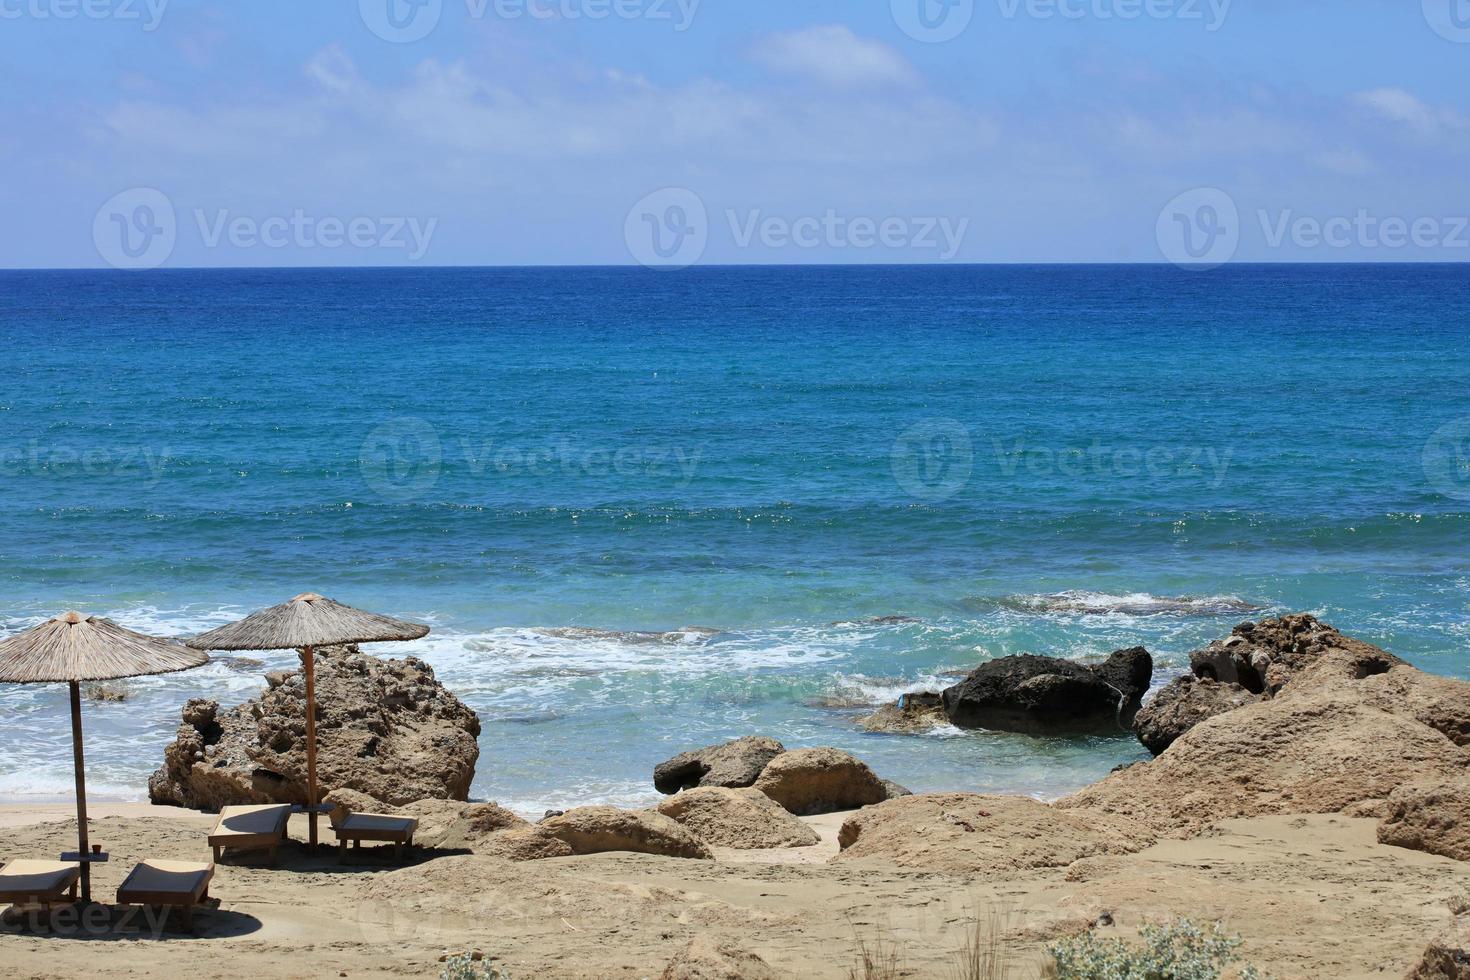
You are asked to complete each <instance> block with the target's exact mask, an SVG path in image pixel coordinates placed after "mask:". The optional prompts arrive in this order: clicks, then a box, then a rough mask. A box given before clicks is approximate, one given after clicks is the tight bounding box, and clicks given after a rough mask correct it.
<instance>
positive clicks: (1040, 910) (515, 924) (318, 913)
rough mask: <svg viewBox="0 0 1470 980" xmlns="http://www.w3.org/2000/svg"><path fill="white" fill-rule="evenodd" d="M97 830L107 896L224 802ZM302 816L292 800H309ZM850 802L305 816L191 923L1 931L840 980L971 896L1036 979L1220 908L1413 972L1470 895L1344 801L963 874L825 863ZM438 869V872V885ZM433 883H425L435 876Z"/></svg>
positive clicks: (265, 964)
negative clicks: (348, 839) (734, 951)
mask: <svg viewBox="0 0 1470 980" xmlns="http://www.w3.org/2000/svg"><path fill="white" fill-rule="evenodd" d="M98 810H99V813H98V815H97V819H96V820H95V821H94V827H93V839H94V840H96V841H99V842H101V843H103V844H104V845H105V846H106V848H107V849H108V850H109V851H110V852H111V854H112V862H111V863H110V864H107V865H104V866H101V867H100V868H99V869H98V872H97V874H96V887H97V890H98V894H99V895H100V896H103V897H105V896H107V895H108V893H109V891H110V890H111V889H112V888H114V887H115V886H116V884H117V881H118V880H120V878H121V877H122V875H123V874H124V873H125V870H126V868H128V867H129V866H130V864H131V862H133V861H134V860H137V859H139V858H142V857H144V856H155V857H157V856H164V857H176V858H189V859H195V860H199V859H204V858H207V856H208V850H207V848H206V847H205V844H204V834H205V833H206V832H207V831H208V828H209V827H210V826H211V825H212V822H213V818H211V817H209V816H207V815H203V814H195V813H188V812H184V811H179V810H175V809H169V808H159V807H150V806H146V805H111V806H103V807H99V808H98ZM298 819H299V818H298ZM841 821H842V815H840V814H834V815H829V816H825V817H817V818H808V819H807V820H806V822H807V823H808V824H809V825H811V826H813V827H814V828H815V829H817V831H818V832H819V833H820V834H821V836H822V843H821V844H819V845H817V846H814V847H810V848H801V849H793V850H787V851H782V852H777V853H774V854H773V853H771V852H733V851H723V850H722V851H721V852H719V853H718V859H717V860H716V861H713V862H711V861H691V860H680V859H673V858H663V857H654V856H648V855H637V854H603V855H594V856H586V857H571V858H562V859H555V860H550V861H541V862H535V863H530V864H513V863H510V862H507V861H503V860H501V859H499V858H492V857H484V856H473V855H459V856H455V855H448V854H435V853H434V852H420V853H418V854H417V855H415V857H414V858H413V860H412V861H411V862H410V865H409V866H407V867H405V868H402V869H391V868H389V867H387V866H384V865H377V864H372V863H368V860H367V859H364V863H362V864H361V865H350V866H347V867H342V866H340V865H338V864H337V863H336V861H335V859H334V858H333V856H332V855H331V854H330V853H329V852H328V851H325V850H324V851H322V852H321V853H320V854H319V855H318V856H312V855H308V854H307V853H306V851H305V848H304V845H302V844H301V843H300V841H301V840H302V838H303V837H304V833H305V826H304V823H303V824H301V825H293V827H292V837H293V838H294V840H295V842H296V843H295V844H293V845H292V846H288V847H287V848H286V849H285V850H284V851H283V855H282V860H281V865H280V867H279V868H267V867H261V866H257V865H253V864H252V863H251V862H250V861H249V860H248V859H245V860H243V861H241V862H238V863H237V862H227V863H222V864H221V865H220V866H219V868H218V873H217V876H216V878H215V884H214V887H213V889H212V891H213V894H214V896H215V897H216V898H217V899H218V900H219V903H220V906H219V908H218V909H216V910H213V911H209V912H205V913H202V914H201V915H200V916H199V918H198V920H197V925H196V928H197V935H185V934H182V933H178V932H174V931H165V932H163V933H162V935H161V937H160V936H155V935H152V934H150V931H149V923H148V922H147V920H145V919H143V918H141V917H138V918H137V920H136V921H133V922H128V923H122V922H120V921H119V922H114V924H113V925H112V926H111V927H109V928H106V929H104V930H102V931H101V934H99V935H84V934H82V933H81V932H79V931H76V930H74V929H68V927H67V926H66V925H65V924H62V925H61V926H60V927H59V929H58V931H57V932H56V933H54V934H52V933H47V932H38V931H31V930H30V929H28V928H20V927H16V926H13V925H12V926H7V927H5V929H4V930H3V933H0V959H3V961H4V962H5V963H6V973H7V974H8V975H10V976H16V977H36V978H41V977H47V978H50V977H77V976H87V975H95V974H97V973H98V972H99V967H98V965H99V957H105V958H106V959H105V963H106V971H105V972H106V973H107V975H109V976H127V977H144V976H155V977H156V976H160V975H175V974H178V975H183V974H188V975H193V976H225V975H230V976H253V977H258V978H271V980H275V978H288V977H289V978H296V977H302V978H305V977H324V976H347V977H380V976H382V977H386V976H394V977H432V976H437V975H438V971H439V969H440V964H439V960H440V957H441V956H442V955H443V954H444V953H445V951H450V952H461V951H470V950H479V951H482V952H484V953H485V954H486V955H488V956H491V957H494V958H495V959H496V961H497V962H498V963H501V964H503V965H504V966H505V967H506V968H507V969H508V970H509V971H510V973H511V975H512V976H515V977H554V978H561V977H566V978H573V977H577V978H583V977H586V978H591V977H627V978H635V977H657V976H659V975H660V973H661V972H662V971H663V969H664V967H665V965H666V964H667V963H668V962H669V961H670V959H671V958H673V957H674V956H675V955H676V954H678V953H679V951H680V950H681V949H683V948H684V947H685V946H686V945H687V944H688V943H689V942H690V940H691V939H693V938H694V937H696V936H706V937H711V938H714V939H716V940H719V941H724V942H729V943H733V944H734V945H736V946H738V947H740V948H741V949H744V950H748V951H750V952H753V953H756V954H757V955H759V956H760V957H761V958H762V959H764V960H765V961H766V962H767V963H768V964H769V965H770V966H771V968H772V969H774V970H776V971H778V974H779V975H781V976H803V977H845V976H846V975H847V971H848V968H849V967H850V966H851V965H852V964H853V962H854V957H855V955H856V952H857V942H858V940H859V939H860V938H861V939H864V940H867V941H869V942H871V941H874V940H876V939H878V938H883V939H884V940H885V941H888V942H891V943H893V944H894V945H895V947H896V949H897V952H898V955H899V958H900V962H901V964H902V967H903V969H904V971H905V972H904V975H907V976H916V977H935V976H945V975H946V973H947V971H948V970H949V968H950V966H951V963H952V960H953V955H954V953H955V952H956V951H957V950H959V949H960V948H962V947H963V945H964V944H965V941H966V936H967V934H968V933H969V931H970V930H971V929H972V928H973V922H974V920H975V918H976V916H977V915H978V916H979V917H980V918H982V919H983V920H985V921H986V922H991V921H995V922H999V923H1001V928H1002V929H1003V930H1004V934H1005V946H1006V949H1007V950H1008V952H1009V953H1010V954H1011V956H1012V957H1013V965H1014V970H1013V973H1012V975H1015V976H1028V975H1035V971H1036V969H1037V968H1039V965H1040V963H1041V962H1042V955H1041V944H1042V943H1043V942H1044V941H1046V940H1048V939H1052V938H1056V937H1060V936H1065V935H1069V934H1073V933H1076V932H1078V931H1080V930H1082V929H1084V928H1085V927H1086V926H1088V925H1089V924H1091V923H1094V922H1096V921H1097V920H1098V919H1099V917H1101V916H1103V915H1104V913H1107V914H1109V915H1110V916H1111V917H1112V920H1113V921H1114V922H1115V923H1116V926H1114V927H1112V928H1110V929H1109V930H1107V931H1108V932H1110V933H1111V932H1116V934H1117V935H1119V936H1123V937H1127V936H1130V935H1132V934H1133V932H1134V930H1135V929H1136V928H1137V926H1138V925H1140V924H1142V923H1144V922H1146V921H1151V920H1157V919H1160V918H1164V917H1168V916H1173V915H1181V914H1182V915H1188V916H1191V917H1194V918H1197V919H1200V920H1202V921H1205V920H1213V919H1222V920H1223V921H1224V922H1225V923H1226V925H1227V927H1228V928H1229V929H1230V930H1231V931H1234V932H1238V933H1240V934H1241V935H1243V936H1244V937H1245V939H1246V944H1245V948H1244V952H1245V958H1246V959H1247V960H1249V961H1250V962H1254V963H1256V964H1262V965H1266V966H1268V967H1269V969H1270V971H1271V973H1272V974H1273V975H1274V976H1278V977H1293V976H1299V977H1328V976H1331V977H1342V978H1348V977H1365V978H1366V977H1383V976H1402V975H1403V974H1404V972H1405V971H1406V970H1407V969H1408V968H1409V967H1410V966H1411V965H1412V964H1413V963H1414V962H1415V961H1416V960H1417V958H1418V956H1419V955H1420V953H1421V952H1422V950H1423V947H1424V942H1425V938H1426V936H1428V935H1429V934H1430V933H1432V932H1434V931H1435V930H1437V929H1440V928H1442V927H1444V926H1445V925H1447V924H1448V923H1449V922H1450V921H1451V919H1452V915H1451V912H1450V911H1449V907H1448V905H1447V902H1448V901H1449V900H1450V899H1451V898H1452V897H1454V896H1455V895H1458V894H1464V893H1466V892H1467V891H1470V867H1467V866H1466V865H1465V864H1464V863H1462V862H1456V861H1452V860H1449V859H1446V858H1440V857H1435V856H1431V855H1426V854H1421V853H1417V852H1413V851H1408V850H1403V849H1399V848H1392V847H1386V846H1383V845H1380V844H1378V843H1377V842H1376V838H1375V834H1374V828H1375V825H1376V821H1374V820H1371V819H1352V818H1347V817H1341V816H1311V817H1263V818H1253V819H1243V820H1231V821H1226V822H1225V823H1223V824H1222V825H1221V827H1220V828H1219V829H1218V831H1216V832H1215V833H1213V834H1211V835H1209V836H1206V837H1202V838H1199V839H1195V840H1189V841H1178V840H1171V841H1165V842H1161V843H1159V844H1157V845H1155V846H1154V847H1151V848H1148V849H1146V850H1144V851H1142V852H1140V853H1138V854H1134V855H1125V856H1119V857H1101V858H1090V859H1086V860H1084V861H1081V862H1077V863H1076V864H1074V865H1073V866H1072V867H1071V868H1066V869H1048V870H1045V871H1015V872H1010V873H1001V874H989V875H981V876H976V875H970V874H946V873H939V872H928V871H925V872H915V871H905V870H902V869H898V868H893V867H885V866H883V865H882V864H881V863H873V864H868V863H860V864H843V865H829V864H826V863H825V862H826V860H827V859H828V858H830V857H831V856H832V855H833V854H835V853H836V851H837V846H836V841H835V835H836V831H837V828H838V826H839V825H840V823H841ZM0 826H3V827H4V830H5V836H6V842H7V850H9V851H11V852H13V853H29V854H37V855H46V854H50V853H51V852H54V851H57V850H59V849H60V848H62V847H65V846H66V843H67V841H68V838H69V835H70V833H71V832H72V824H71V823H70V822H68V821H67V819H66V814H65V811H64V808H63V807H57V806H52V805H46V806H24V805H8V806H3V807H0ZM426 886H427V888H426ZM428 888H431V889H432V890H428Z"/></svg>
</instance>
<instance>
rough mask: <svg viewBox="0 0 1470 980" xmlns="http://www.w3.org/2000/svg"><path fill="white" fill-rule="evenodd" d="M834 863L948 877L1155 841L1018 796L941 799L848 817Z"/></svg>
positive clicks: (1042, 864)
mask: <svg viewBox="0 0 1470 980" xmlns="http://www.w3.org/2000/svg"><path fill="white" fill-rule="evenodd" d="M837 843H838V846H839V847H841V848H842V850H841V853H839V854H838V855H837V857H835V858H834V859H833V860H834V861H835V862H839V863H842V862H851V861H871V862H879V863H883V864H887V865H894V866H897V867H900V868H913V869H918V870H925V871H943V872H947V873H965V874H969V873H976V872H1000V871H1015V870H1030V869H1034V868H1060V867H1065V866H1067V865H1069V864H1071V863H1072V862H1074V861H1077V860H1080V859H1082V858H1085V857H1091V856H1093V855H1098V854H1129V853H1132V852H1134V851H1139V850H1142V849H1143V848H1145V847H1147V846H1148V845H1149V844H1151V843H1153V838H1152V836H1151V835H1149V834H1148V833H1147V832H1145V831H1143V830H1142V829H1140V828H1137V827H1134V826H1131V825H1128V824H1127V823H1126V822H1123V821H1100V820H1092V819H1089V818H1088V817H1087V816H1086V815H1081V814H1076V813H1068V812H1066V811H1062V810H1057V809H1055V808H1054V807H1050V806H1047V805H1046V804H1045V803H1039V802H1037V801H1036V800H1032V799H1028V798H1026V797H1021V796H976V795H973V794H970V793H936V794H927V795H922V796H908V797H904V798H903V799H899V800H890V801H889V802H887V803H880V804H878V805H877V806H870V807H867V808H866V809H863V810H860V811H858V812H857V813H856V814H854V815H853V816H851V817H849V818H847V820H846V821H845V822H844V823H843V825H842V830H841V831H840V832H839V833H838V836H837Z"/></svg>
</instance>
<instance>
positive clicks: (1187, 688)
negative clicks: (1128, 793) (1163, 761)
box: [1133, 676, 1261, 755]
mask: <svg viewBox="0 0 1470 980" xmlns="http://www.w3.org/2000/svg"><path fill="white" fill-rule="evenodd" d="M1259 700H1261V695H1258V694H1252V693H1251V692H1250V691H1248V690H1246V689H1245V688H1243V687H1241V686H1240V685H1238V684H1221V683H1219V682H1217V681H1214V680H1211V679H1209V678H1203V679H1201V678H1198V677H1192V676H1185V677H1178V678H1175V679H1174V680H1172V681H1170V682H1169V684H1168V686H1167V687H1165V688H1164V689H1163V690H1161V691H1160V692H1159V693H1158V694H1156V695H1154V698H1153V700H1152V701H1150V702H1149V703H1148V704H1146V705H1144V706H1143V708H1142V709H1141V710H1140V711H1139V712H1138V716H1137V717H1136V718H1134V719H1133V732H1134V734H1136V735H1137V736H1138V740H1139V741H1140V742H1142V743H1143V745H1144V748H1146V749H1148V750H1149V751H1150V752H1152V753H1153V754H1154V755H1158V754H1159V753H1160V752H1163V751H1164V750H1165V749H1167V748H1168V747H1169V746H1171V745H1173V744H1174V740H1175V739H1177V738H1178V737H1179V736H1180V735H1183V734H1184V733H1185V732H1187V731H1189V730H1190V729H1191V728H1193V727H1194V726H1195V725H1198V724H1199V723H1200V722H1202V721H1204V720H1205V719H1207V718H1213V717H1215V716H1216V715H1223V714H1224V713H1225V712H1227V711H1234V710H1235V709H1236V708H1244V707H1245V706H1246V705H1248V704H1254V703H1255V702H1257V701H1259Z"/></svg>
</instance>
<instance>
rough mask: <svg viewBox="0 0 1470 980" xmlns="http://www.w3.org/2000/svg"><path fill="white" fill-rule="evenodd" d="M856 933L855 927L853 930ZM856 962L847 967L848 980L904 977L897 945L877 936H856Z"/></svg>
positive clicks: (878, 979) (888, 979) (896, 979)
mask: <svg viewBox="0 0 1470 980" xmlns="http://www.w3.org/2000/svg"><path fill="white" fill-rule="evenodd" d="M853 931H854V933H856V932H857V930H856V927H854V929H853ZM856 942H857V952H856V954H855V956H854V959H855V960H856V962H855V963H854V964H853V965H852V966H850V967H848V970H847V977H848V980H898V978H899V977H901V976H903V975H904V970H903V967H902V966H901V965H900V962H899V958H898V944H897V943H895V942H893V940H891V939H888V938H887V937H885V936H883V935H881V934H879V935H875V936H873V937H871V938H868V937H864V936H862V935H857V936H856Z"/></svg>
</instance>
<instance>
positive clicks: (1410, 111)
mask: <svg viewBox="0 0 1470 980" xmlns="http://www.w3.org/2000/svg"><path fill="white" fill-rule="evenodd" d="M1353 101H1354V102H1356V103H1357V104H1358V105H1360V106H1362V107H1363V108H1365V109H1368V110H1369V111H1371V112H1374V113H1376V114H1377V115H1380V116H1382V117H1383V118H1385V119H1388V120H1390V121H1392V122H1396V123H1402V124H1403V125H1405V126H1408V127H1409V128H1410V129H1414V130H1417V131H1419V132H1421V133H1425V134H1429V133H1433V132H1434V131H1435V130H1437V129H1438V128H1439V123H1440V119H1439V114H1438V113H1437V112H1435V110H1434V109H1432V108H1430V107H1429V106H1428V105H1426V104H1425V103H1424V102H1423V101H1421V100H1420V99H1419V97H1418V96H1416V95H1414V93H1412V92H1406V91H1404V90H1403V89H1401V88H1376V89H1373V90H1372V91H1369V92H1359V93H1358V94H1357V95H1354V96H1353Z"/></svg>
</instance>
